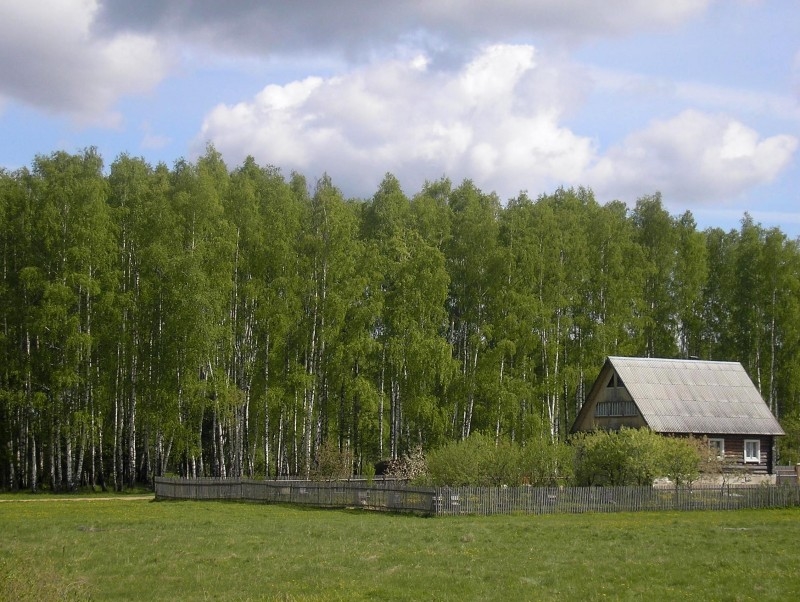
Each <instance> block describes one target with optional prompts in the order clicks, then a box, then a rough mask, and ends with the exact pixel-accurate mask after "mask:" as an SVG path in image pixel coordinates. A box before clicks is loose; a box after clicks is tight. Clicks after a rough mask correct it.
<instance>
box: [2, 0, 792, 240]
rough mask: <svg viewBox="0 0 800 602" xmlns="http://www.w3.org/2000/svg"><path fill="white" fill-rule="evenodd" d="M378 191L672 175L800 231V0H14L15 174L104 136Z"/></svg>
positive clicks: (112, 147) (589, 183)
mask: <svg viewBox="0 0 800 602" xmlns="http://www.w3.org/2000/svg"><path fill="white" fill-rule="evenodd" d="M208 144H213V145H214V147H215V148H216V149H217V150H218V151H219V152H220V153H222V156H223V158H224V159H225V161H226V163H227V165H228V166H229V168H231V169H234V168H236V167H237V166H239V165H240V164H241V163H242V162H243V161H244V159H245V158H246V157H247V156H248V155H251V156H253V157H254V158H255V159H256V160H257V161H258V163H259V164H261V165H272V166H276V167H279V168H280V169H281V170H282V172H283V173H284V174H285V175H287V176H288V174H290V173H291V172H292V171H298V172H300V173H302V174H303V175H305V176H306V177H307V178H308V180H309V181H311V182H313V181H315V180H316V179H317V178H319V177H321V176H322V175H323V174H328V175H329V176H330V177H331V179H332V181H333V183H334V185H336V186H337V187H338V188H339V189H340V190H341V191H342V192H343V194H344V195H345V196H346V197H356V198H369V197H371V196H372V195H373V194H374V193H375V192H376V191H377V189H378V185H379V184H380V182H381V180H383V178H384V176H385V174H386V173H392V174H394V175H395V176H397V178H398V179H399V180H400V182H401V185H402V186H403V189H404V191H405V192H406V194H408V195H409V196H411V195H413V194H415V193H416V192H418V191H419V190H420V189H421V188H422V186H423V185H424V183H425V182H426V181H435V180H438V179H440V178H442V177H447V178H449V179H450V180H452V181H453V182H454V183H456V184H458V183H460V182H461V181H462V180H464V179H470V180H472V181H473V182H474V183H475V185H476V186H478V187H479V188H480V189H481V190H483V191H484V192H495V193H497V195H498V196H499V198H500V199H501V201H503V202H505V201H507V200H508V199H510V198H514V197H516V196H518V195H519V194H520V193H521V192H523V191H524V192H526V193H527V194H528V196H530V197H531V198H536V197H538V196H539V195H542V194H551V193H552V192H554V191H555V190H556V189H558V188H559V187H565V188H568V187H579V186H583V187H587V188H591V189H592V190H593V191H594V194H595V198H596V199H597V200H598V202H600V203H603V204H604V203H606V202H609V201H612V200H621V201H624V202H625V203H627V204H628V206H629V207H633V206H634V205H635V203H636V200H637V199H638V198H641V197H643V196H648V195H652V194H654V193H655V192H660V193H661V195H662V200H663V203H664V206H665V207H666V208H667V210H668V211H669V212H670V213H671V214H673V215H676V216H677V215H681V214H683V213H684V212H685V211H691V213H692V215H693V216H694V217H695V220H696V221H697V224H698V227H699V228H701V229H705V228H709V227H720V228H723V229H725V230H729V229H735V228H738V227H739V225H740V223H741V220H742V218H743V217H744V215H745V213H747V214H749V215H750V216H751V217H752V218H753V219H754V220H755V221H756V222H758V223H761V224H762V225H763V226H764V227H768V228H771V227H779V228H780V229H781V230H783V232H785V233H786V234H787V235H789V236H790V237H792V238H794V237H797V236H800V186H799V185H800V3H798V2H796V0H716V1H715V0H606V1H604V2H597V0H491V1H478V0H463V1H460V2H459V1H455V0H436V1H435V2H433V1H430V0H408V1H406V2H399V1H398V0H370V1H364V0H337V2H325V1H319V0H317V1H311V0H293V1H291V2H288V1H285V0H274V1H269V0H238V1H237V0H231V1H230V2H220V1H218V0H139V1H137V2H131V1H129V0H28V1H27V2H20V1H19V0H0V167H2V168H5V169H7V170H16V169H19V168H22V167H25V166H30V165H31V163H32V161H33V160H34V158H35V157H36V156H37V155H42V154H43V155H47V154H50V153H52V152H55V151H59V150H65V151H68V152H80V151H81V150H82V149H84V148H87V147H90V146H93V147H97V149H98V150H99V152H100V153H101V155H102V156H103V158H104V160H105V162H106V166H108V165H110V164H111V163H112V162H113V161H114V159H115V158H117V157H118V156H119V155H121V154H123V153H127V154H129V155H131V156H136V157H143V158H144V159H145V160H146V161H148V162H149V163H151V164H152V165H156V164H157V163H159V162H164V163H166V164H167V165H169V166H171V165H173V163H174V162H175V161H176V160H178V159H181V158H185V159H188V160H192V161H193V160H195V159H197V157H198V156H200V155H201V154H203V153H204V152H205V149H206V147H207V145H208Z"/></svg>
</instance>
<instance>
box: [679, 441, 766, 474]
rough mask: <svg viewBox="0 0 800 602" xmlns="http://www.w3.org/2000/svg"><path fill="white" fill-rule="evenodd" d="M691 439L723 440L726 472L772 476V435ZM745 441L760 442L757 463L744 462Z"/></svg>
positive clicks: (724, 468)
mask: <svg viewBox="0 0 800 602" xmlns="http://www.w3.org/2000/svg"><path fill="white" fill-rule="evenodd" d="M672 435H674V436H679V437H680V436H683V437H686V436H688V435H686V433H672ZM692 436H693V437H707V438H709V439H724V440H725V466H724V467H723V470H724V471H726V472H731V473H736V472H741V473H745V474H772V472H773V467H774V458H773V457H772V448H773V439H774V437H773V436H772V435H731V434H727V435H720V434H715V433H708V434H704V435H697V434H694V435H692ZM745 439H747V440H750V439H758V441H759V442H760V445H759V448H760V449H759V451H760V460H759V462H758V463H755V462H745V461H744V442H745Z"/></svg>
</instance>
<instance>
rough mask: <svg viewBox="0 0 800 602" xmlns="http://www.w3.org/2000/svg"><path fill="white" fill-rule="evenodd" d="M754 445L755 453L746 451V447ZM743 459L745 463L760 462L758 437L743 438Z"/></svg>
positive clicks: (759, 441)
mask: <svg viewBox="0 0 800 602" xmlns="http://www.w3.org/2000/svg"><path fill="white" fill-rule="evenodd" d="M750 446H755V454H749V453H748V449H747V448H748V447H750ZM744 461H745V463H747V464H759V463H761V440H760V439H745V440H744Z"/></svg>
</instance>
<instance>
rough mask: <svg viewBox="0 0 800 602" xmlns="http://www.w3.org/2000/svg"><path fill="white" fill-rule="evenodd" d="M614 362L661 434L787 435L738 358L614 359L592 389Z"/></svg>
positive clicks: (647, 417) (612, 358) (645, 413)
mask: <svg viewBox="0 0 800 602" xmlns="http://www.w3.org/2000/svg"><path fill="white" fill-rule="evenodd" d="M609 366H610V367H611V368H613V370H614V371H615V372H616V373H617V375H618V376H619V378H620V379H621V380H622V382H623V384H624V386H625V388H626V389H627V390H628V393H629V394H630V395H631V397H632V398H633V401H634V402H635V403H636V406H637V407H638V408H639V411H640V412H641V414H642V417H643V418H644V420H645V421H646V422H647V424H648V426H649V427H650V428H651V429H652V430H654V431H656V432H659V433H697V434H702V433H705V434H744V435H783V434H784V432H783V429H782V428H781V426H780V424H778V421H777V420H776V419H775V417H774V416H773V415H772V412H770V410H769V408H768V407H767V404H766V403H765V402H764V400H763V399H762V397H761V394H760V393H759V392H758V389H756V387H755V385H754V384H753V382H752V381H751V380H750V377H748V376H747V373H746V372H745V370H744V368H743V367H742V365H741V364H740V363H738V362H709V361H699V360H669V359H656V358H630V357H609V358H608V359H607V360H606V365H605V366H604V367H603V370H602V371H601V372H600V376H599V377H598V382H595V387H592V391H594V390H595V388H596V387H597V386H598V383H599V381H600V379H601V378H602V379H607V377H606V375H608V374H609V370H608V368H609ZM600 385H601V386H604V385H605V382H602V383H600Z"/></svg>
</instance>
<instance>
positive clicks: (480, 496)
mask: <svg viewBox="0 0 800 602" xmlns="http://www.w3.org/2000/svg"><path fill="white" fill-rule="evenodd" d="M155 490H156V499H159V500H164V499H190V500H247V501H256V502H271V503H286V504H300V505H308V506H316V507H329V508H347V507H353V508H365V509H375V510H390V511H395V512H416V513H421V514H431V515H436V516H446V515H458V514H469V515H492V514H557V513H560V514H580V513H584V512H636V511H644V510H735V509H742V508H785V507H790V506H800V486H798V485H780V486H774V485H773V486H767V485H726V486H703V487H693V488H691V489H660V488H654V487H458V488H426V487H408V486H405V485H400V484H397V483H392V482H385V483H373V484H367V483H364V482H357V481H333V482H318V481H257V480H248V479H170V478H156V480H155Z"/></svg>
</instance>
